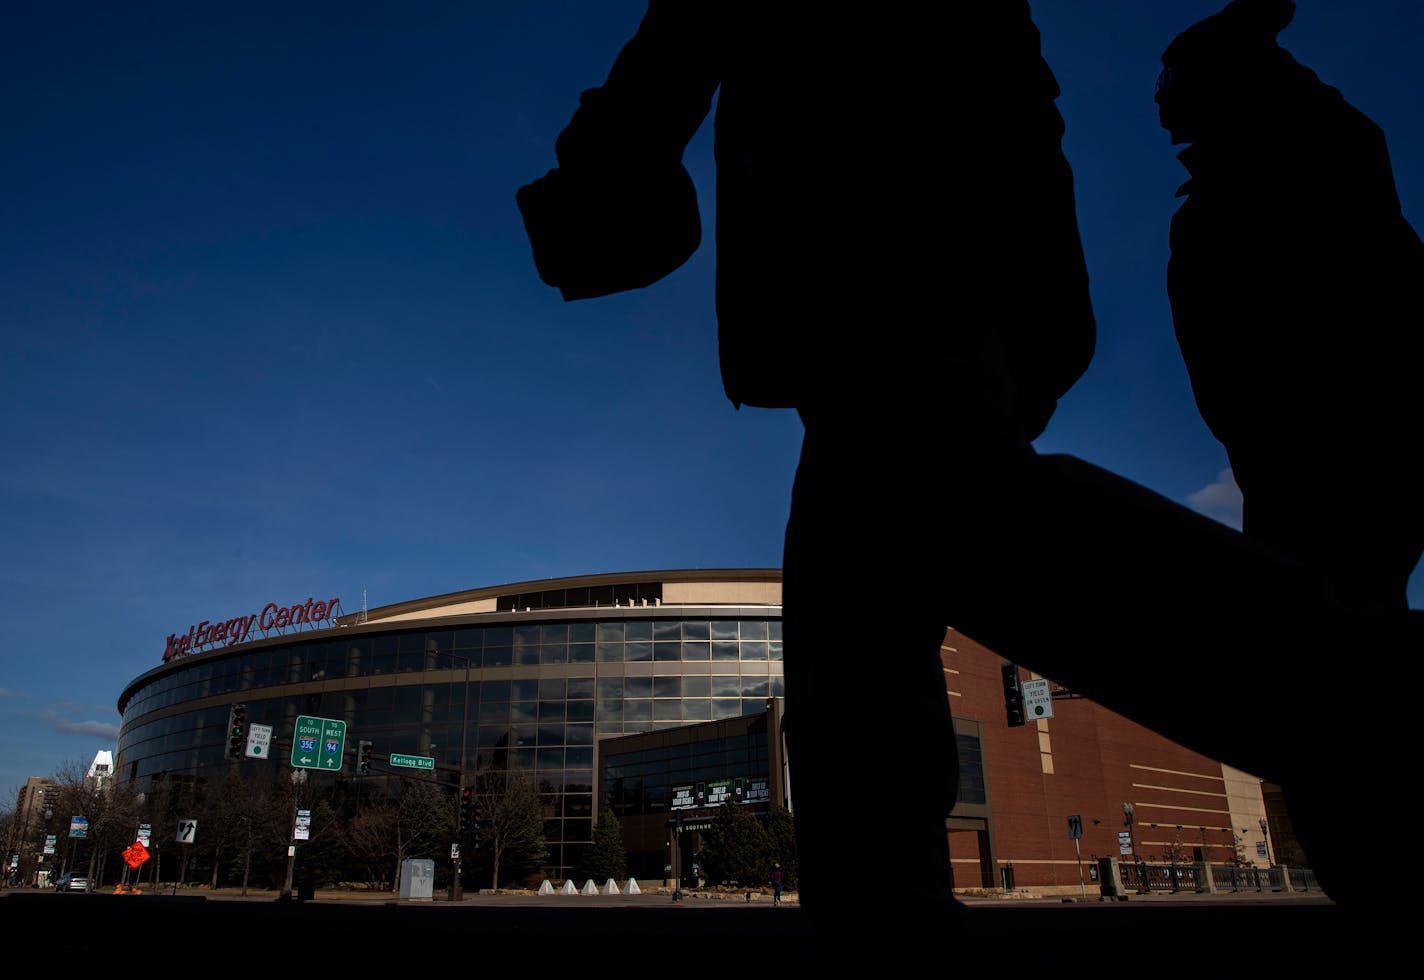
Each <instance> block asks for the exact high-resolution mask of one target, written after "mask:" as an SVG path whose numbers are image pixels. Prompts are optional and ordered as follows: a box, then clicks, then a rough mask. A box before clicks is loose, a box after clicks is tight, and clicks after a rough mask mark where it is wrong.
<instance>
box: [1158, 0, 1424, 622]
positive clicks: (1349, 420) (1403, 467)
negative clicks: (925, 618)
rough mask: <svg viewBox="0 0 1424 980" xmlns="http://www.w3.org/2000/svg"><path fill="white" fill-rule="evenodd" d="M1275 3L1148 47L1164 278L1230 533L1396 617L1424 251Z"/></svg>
mask: <svg viewBox="0 0 1424 980" xmlns="http://www.w3.org/2000/svg"><path fill="white" fill-rule="evenodd" d="M1294 10H1295V4H1294V3H1293V2H1291V0H1235V2H1233V3H1230V4H1228V5H1227V6H1226V8H1225V9H1224V10H1222V11H1221V12H1220V13H1218V14H1215V15H1213V16H1211V17H1208V18H1207V19H1205V20H1203V21H1201V22H1200V23H1198V24H1196V25H1194V26H1193V27H1191V28H1189V29H1188V30H1186V31H1184V32H1183V33H1182V34H1181V35H1180V36H1178V37H1177V39H1176V40H1174V41H1173V42H1172V44H1171V45H1170V46H1169V47H1168V48H1167V50H1166V52H1165V53H1164V54H1163V55H1162V64H1163V66H1164V67H1163V71H1162V77H1161V81H1160V82H1159V85H1158V92H1157V103H1158V105H1159V106H1160V108H1161V119H1162V125H1163V126H1164V127H1165V128H1166V129H1168V130H1169V131H1170V133H1171V137H1172V142H1174V143H1190V144H1191V145H1190V146H1188V147H1187V148H1186V149H1184V150H1183V151H1182V152H1181V154H1180V155H1179V159H1180V160H1181V162H1182V164H1183V166H1185V167H1186V168H1187V170H1188V171H1189V172H1190V173H1191V179H1190V180H1188V181H1187V183H1186V184H1185V185H1183V186H1182V188H1181V189H1180V190H1179V191H1178V192H1177V193H1178V195H1179V196H1182V195H1185V196H1186V199H1185V200H1184V201H1183V203H1182V206H1181V208H1180V209H1179V210H1178V211H1177V213H1176V215H1175V216H1174V217H1173V219H1172V258H1171V263H1170V265H1169V267H1168V279H1167V282H1168V290H1169V293H1170V296H1171V300H1172V316H1173V320H1174V323H1175V325H1176V331H1177V337H1178V340H1179V342H1180V344H1181V348H1182V354H1183V356H1184V358H1185V360H1186V364H1187V369H1188V371H1189V372H1190V375H1191V380H1192V389H1193V391H1194V392H1195V394H1196V399H1197V405H1198V406H1199V407H1200V409H1201V413H1202V417H1203V418H1204V419H1205V420H1206V422H1207V424H1208V426H1210V428H1211V431H1212V432H1213V433H1214V434H1215V435H1216V437H1217V438H1218V439H1220V440H1221V442H1222V444H1223V445H1224V446H1225V447H1226V451H1227V455H1228V456H1229V457H1230V460H1231V466H1232V471H1233V473H1234V474H1235V476H1236V482H1237V483H1238V485H1239V486H1240V487H1241V491H1242V495H1243V497H1244V504H1245V506H1244V529H1245V531H1246V533H1247V534H1248V535H1251V536H1252V537H1254V538H1257V539H1259V540H1261V541H1265V542H1267V543H1269V544H1272V545H1274V546H1276V547H1278V548H1281V549H1283V550H1285V551H1287V552H1289V553H1291V554H1293V555H1295V556H1297V557H1298V558H1300V559H1301V560H1303V561H1305V562H1308V563H1310V564H1313V565H1315V566H1317V567H1319V568H1320V569H1321V570H1323V571H1324V572H1325V573H1326V574H1328V575H1329V577H1330V580H1331V582H1332V583H1333V584H1334V586H1335V588H1336V590H1337V591H1339V593H1340V594H1341V595H1342V596H1343V597H1344V598H1345V599H1346V600H1348V601H1350V602H1354V603H1357V604H1362V605H1366V606H1372V607H1375V608H1378V609H1392V610H1403V609H1405V608H1406V607H1407V605H1408V602H1407V599H1406V597H1405V588H1406V586H1407V584H1408V580H1409V576H1410V574H1411V573H1412V572H1413V571H1414V567H1415V565H1416V564H1418V561H1419V557H1420V554H1421V553H1424V507H1421V500H1424V468H1421V466H1420V465H1419V455H1420V453H1419V450H1418V438H1419V433H1420V430H1421V428H1424V425H1421V423H1424V399H1422V398H1420V396H1419V390H1418V386H1419V378H1420V375H1421V373H1424V292H1421V289H1424V243H1421V242H1420V239H1419V236H1418V235H1417V234H1415V232H1414V229H1413V228H1411V227H1410V226H1409V223H1408V222H1407V221H1406V220H1405V218H1404V215H1403V214H1402V213H1401V211H1400V204H1399V196H1398V194H1397V193H1396V191H1395V186H1394V175H1393V173H1392V171H1391V168H1390V162H1389V152H1388V150H1387V148H1386V146H1385V139H1384V134H1383V133H1382V132H1381V131H1380V129H1379V127H1378V126H1376V125H1375V124H1374V123H1373V122H1371V121H1370V120H1369V119H1368V118H1366V117H1365V115H1364V114H1363V113H1361V112H1360V111H1359V110H1357V109H1356V108H1354V107H1353V106H1351V105H1350V104H1349V103H1347V102H1346V101H1345V100H1344V99H1343V98H1342V97H1341V95H1340V93H1339V92H1338V91H1337V90H1335V89H1334V88H1331V87H1330V86H1328V85H1326V84H1324V83H1323V82H1321V81H1320V80H1319V79H1318V78H1317V77H1316V75H1315V73H1314V72H1312V71H1311V70H1310V69H1308V68H1305V67H1303V66H1302V65H1300V64H1298V63H1297V62H1296V60H1295V59H1294V58H1292V57H1291V55H1290V54H1289V52H1287V51H1286V50H1285V49H1283V48H1281V47H1280V46H1279V44H1278V43H1277V41H1276V34H1277V33H1278V32H1279V31H1280V30H1281V29H1282V28H1284V27H1285V26H1286V25H1287V24H1288V23H1290V21H1291V18H1292V16H1293V13H1294Z"/></svg>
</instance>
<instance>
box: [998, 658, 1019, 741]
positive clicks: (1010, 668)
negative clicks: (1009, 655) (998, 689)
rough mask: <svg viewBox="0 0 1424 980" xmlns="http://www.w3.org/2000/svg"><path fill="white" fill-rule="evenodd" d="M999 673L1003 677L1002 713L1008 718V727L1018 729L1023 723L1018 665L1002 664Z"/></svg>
mask: <svg viewBox="0 0 1424 980" xmlns="http://www.w3.org/2000/svg"><path fill="white" fill-rule="evenodd" d="M999 669H1000V671H1002V672H1003V675H1004V713H1005V714H1006V715H1007V716H1008V719H1009V727H1010V728H1018V727H1019V726H1020V725H1022V724H1023V723H1024V700H1023V687H1022V686H1020V684H1019V667H1018V664H1004V665H1003V666H1001V667H1000V668H999Z"/></svg>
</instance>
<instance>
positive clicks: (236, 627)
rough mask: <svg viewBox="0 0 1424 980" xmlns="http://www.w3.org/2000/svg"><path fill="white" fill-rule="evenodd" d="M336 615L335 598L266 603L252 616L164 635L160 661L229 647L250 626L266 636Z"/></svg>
mask: <svg viewBox="0 0 1424 980" xmlns="http://www.w3.org/2000/svg"><path fill="white" fill-rule="evenodd" d="M340 614H341V600H340V599H339V598H333V599H327V600H326V601H325V602H320V601H316V600H315V599H311V598H309V599H307V601H306V602H298V603H295V604H293V605H290V606H279V605H277V604H276V603H275V602H269V603H267V605H265V606H263V607H262V611H261V612H260V613H253V614H252V615H250V616H234V617H233V618H232V619H223V620H217V621H212V620H207V619H205V620H203V621H202V622H201V623H198V624H197V625H195V626H189V627H188V632H187V633H186V634H185V633H169V634H168V645H167V646H166V647H164V649H163V662H164V663H167V662H168V661H170V660H172V659H173V658H174V657H183V656H186V655H188V654H190V653H197V652H198V650H200V649H202V648H203V647H205V646H213V645H216V644H219V643H220V644H222V645H223V646H232V644H234V643H241V642H243V641H244V640H246V639H247V638H248V637H249V636H250V635H251V634H252V629H253V627H256V628H257V629H259V630H261V631H262V635H263V636H266V635H267V633H269V632H270V631H272V630H281V629H285V628H287V627H288V626H300V625H301V624H303V623H308V624H314V623H320V622H323V621H326V620H334V619H335V618H336V617H337V616H339V615H340Z"/></svg>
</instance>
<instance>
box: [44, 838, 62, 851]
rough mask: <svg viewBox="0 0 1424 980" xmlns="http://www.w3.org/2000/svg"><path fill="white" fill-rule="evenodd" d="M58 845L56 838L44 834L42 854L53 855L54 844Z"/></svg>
mask: <svg viewBox="0 0 1424 980" xmlns="http://www.w3.org/2000/svg"><path fill="white" fill-rule="evenodd" d="M58 843H59V840H58V838H56V837H55V835H54V834H45V846H44V852H45V853H46V854H53V853H54V846H55V845H56V844H58Z"/></svg>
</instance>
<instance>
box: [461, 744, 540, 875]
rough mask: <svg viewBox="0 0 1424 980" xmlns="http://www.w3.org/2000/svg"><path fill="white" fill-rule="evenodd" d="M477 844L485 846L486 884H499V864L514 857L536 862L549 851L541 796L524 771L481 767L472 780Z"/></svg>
mask: <svg viewBox="0 0 1424 980" xmlns="http://www.w3.org/2000/svg"><path fill="white" fill-rule="evenodd" d="M473 789H474V796H475V804H476V807H477V811H478V813H479V821H480V829H479V840H480V847H482V848H488V856H489V861H490V887H491V888H498V887H499V869H500V865H501V864H502V863H503V864H506V865H507V864H509V863H511V862H513V861H515V860H516V859H517V861H518V863H520V864H537V863H538V862H540V861H543V860H544V859H545V858H546V857H548V855H549V849H548V845H547V843H546V842H545V840H544V800H543V797H542V795H541V794H540V792H539V787H538V784H537V783H535V782H534V779H533V778H532V777H531V776H529V775H528V774H527V773H522V772H508V771H505V770H490V769H487V770H484V771H483V772H480V773H478V774H476V776H475V778H474V783H473Z"/></svg>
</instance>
